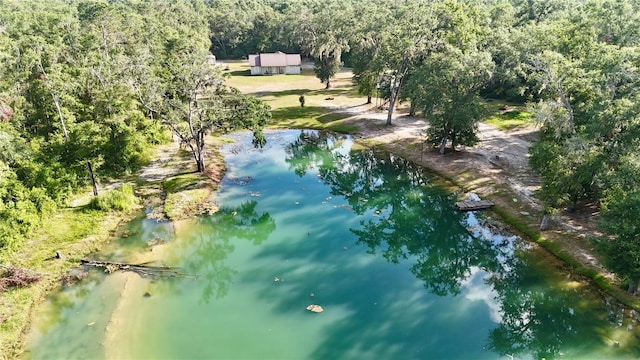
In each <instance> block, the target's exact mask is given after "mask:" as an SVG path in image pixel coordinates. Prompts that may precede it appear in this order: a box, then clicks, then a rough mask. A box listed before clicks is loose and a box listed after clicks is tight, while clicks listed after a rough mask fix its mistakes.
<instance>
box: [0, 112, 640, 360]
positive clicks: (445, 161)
mask: <svg viewBox="0 0 640 360" xmlns="http://www.w3.org/2000/svg"><path fill="white" fill-rule="evenodd" d="M361 116H362V117H355V118H350V119H346V120H345V121H348V122H349V123H351V124H355V125H357V126H358V129H359V131H358V134H357V135H355V138H356V141H357V142H358V143H360V144H361V145H363V146H366V147H369V148H374V149H375V148H380V149H383V150H385V151H389V152H390V153H393V154H395V155H397V156H401V157H403V158H405V159H407V160H410V161H413V162H414V163H416V164H418V165H419V166H421V167H423V168H424V169H425V171H428V172H431V173H433V174H434V175H435V176H437V177H438V178H441V179H442V180H443V182H445V183H446V184H448V186H445V187H447V188H449V189H450V190H451V191H455V190H463V191H472V192H475V193H478V194H479V195H480V196H481V197H482V198H484V199H489V200H492V201H493V202H494V203H495V206H494V209H492V210H489V211H491V212H492V213H493V214H495V215H496V216H497V217H498V218H499V219H500V221H501V222H503V223H505V224H506V225H507V226H508V227H509V229H510V231H513V232H514V233H517V234H519V235H521V236H523V237H524V238H525V240H527V241H531V242H532V243H535V244H538V245H540V246H542V247H543V248H545V249H546V250H547V251H548V252H549V253H550V254H551V255H553V256H555V257H556V258H557V259H559V260H560V261H562V263H564V264H567V265H568V266H570V267H571V268H572V270H573V271H575V274H574V275H579V277H580V278H582V279H584V281H588V282H590V283H591V284H592V285H594V286H596V287H597V288H599V289H601V290H603V291H605V292H606V293H607V294H609V295H611V296H613V297H614V298H616V300H617V301H619V302H621V303H623V304H625V305H627V306H629V307H631V308H633V309H636V310H637V309H640V306H638V303H637V300H636V299H634V298H633V297H632V296H630V295H627V294H626V293H624V292H623V291H622V290H621V289H619V287H617V284H616V283H615V282H613V281H612V279H611V277H610V275H609V274H608V273H606V272H603V269H602V268H601V267H598V265H599V264H597V263H596V264H595V266H594V264H585V263H584V262H581V261H579V259H576V258H574V257H573V256H572V255H571V253H570V249H569V250H567V249H566V248H564V247H563V246H562V243H560V244H559V241H558V239H559V238H562V237H566V236H579V234H578V235H576V234H571V233H569V232H567V231H566V230H564V229H563V228H562V227H561V226H560V225H559V224H558V220H556V221H555V222H554V224H553V228H552V230H549V231H547V232H544V233H540V232H539V230H537V228H536V226H537V225H538V219H539V218H540V216H541V213H542V209H541V208H540V207H539V205H538V206H536V205H537V204H536V203H535V202H531V201H529V199H527V198H526V196H522V194H520V193H518V192H517V191H514V190H513V189H512V188H510V187H509V186H507V185H505V183H503V182H500V181H496V179H495V178H496V177H499V176H503V177H504V176H505V173H503V172H501V171H499V170H497V169H493V171H486V169H485V170H483V168H482V167H479V166H474V164H475V162H474V161H465V158H469V157H477V156H476V155H474V153H470V152H467V149H464V150H463V151H459V152H455V153H449V154H446V155H438V154H436V153H435V151H431V150H426V151H425V150H424V149H423V148H422V146H421V144H420V136H419V135H418V133H417V132H416V131H415V130H416V129H415V128H413V129H412V131H413V132H406V131H404V132H403V131H399V130H401V129H402V124H398V123H399V122H401V120H398V119H396V121H397V122H396V125H394V126H391V127H387V126H386V125H380V124H377V125H376V126H375V127H373V128H372V127H371V123H370V122H363V117H365V118H366V116H367V114H366V113H365V114H362V115H361ZM405 121H413V122H415V119H410V118H407V119H405ZM405 130H406V128H405ZM507 136H508V135H507ZM218 145H219V144H216V145H215V146H214V145H212V146H211V147H215V148H216V150H214V151H215V152H216V153H217V152H218V150H217V146H218ZM161 158H162V160H163V161H154V162H152V164H155V165H152V164H150V165H149V166H154V167H164V168H165V169H166V168H167V164H168V163H170V161H171V159H179V158H180V157H179V154H178V153H177V152H175V153H174V154H173V155H171V152H170V151H166V149H165V150H163V152H162V155H161ZM212 158H216V159H217V162H216V161H212V162H211V166H212V167H211V168H208V170H209V172H208V174H207V175H208V176H207V182H208V183H209V185H210V186H211V187H212V196H213V197H215V194H217V190H218V185H219V182H220V180H221V179H222V176H223V175H224V172H225V168H224V166H223V165H224V160H223V159H221V158H220V157H219V156H212ZM220 160H221V161H220ZM484 160H486V159H481V161H484ZM221 165H222V166H221ZM475 165H477V164H475ZM492 167H493V165H491V166H490V167H489V169H490V170H491V169H492ZM178 169H183V167H178ZM211 169H213V170H211ZM173 170H176V169H173ZM145 171H148V167H147V168H144V169H143V170H141V172H140V173H139V174H143V173H144V172H145ZM171 173H172V172H171V171H169V172H168V173H167V174H164V176H160V177H157V176H156V177H155V178H154V180H155V181H149V180H148V179H147V180H144V178H143V177H142V175H140V179H141V181H143V182H144V183H143V184H142V185H140V188H145V186H146V187H149V186H153V185H154V183H157V182H158V181H162V180H164V179H166V178H168V177H170V176H175V174H174V175H170V174H171ZM156 185H157V184H156ZM525 195H526V194H525ZM514 199H515V200H516V201H514ZM514 214H515V215H514ZM191 215H194V214H191ZM130 218H131V214H128V213H119V214H113V213H110V214H106V215H105V220H104V222H103V223H101V224H100V230H101V231H102V233H103V234H104V233H106V234H107V236H102V237H100V236H90V237H88V238H85V239H81V240H79V241H77V242H75V243H74V244H78V243H85V245H88V248H89V249H91V250H93V249H97V248H98V247H99V246H100V245H101V244H104V242H106V241H108V240H109V239H110V238H111V236H112V234H113V232H114V231H115V229H117V228H118V227H119V226H120V225H121V224H122V223H124V222H126V221H127V220H128V219H130ZM107 220H110V221H107ZM114 221H115V223H114ZM114 224H115V225H114ZM548 235H551V236H548ZM582 240H584V239H582ZM82 249H84V250H85V251H84V252H83V251H82ZM86 249H87V247H83V248H81V249H78V251H77V252H76V253H71V254H69V256H71V258H77V257H82V256H86V255H87V254H88V253H87V252H86ZM60 266H61V267H59V269H58V271H57V272H56V273H52V274H50V275H49V276H47V278H45V279H43V281H42V282H43V284H42V285H41V286H39V287H38V289H37V290H34V291H33V294H34V295H35V296H34V298H33V299H31V301H30V303H29V305H28V309H23V311H26V312H27V313H28V315H27V316H26V319H27V320H26V321H25V323H24V324H23V326H22V328H21V330H20V332H19V338H18V339H14V340H15V341H13V342H10V343H8V344H0V349H2V354H3V355H2V356H0V359H5V358H6V359H13V358H17V357H19V356H21V355H22V354H23V353H24V351H25V350H26V348H25V345H26V336H27V334H28V332H29V330H30V327H31V326H32V324H33V316H34V315H35V311H36V309H37V307H38V306H39V305H40V304H41V303H42V301H44V300H45V299H46V296H47V295H48V294H49V293H50V292H51V291H53V290H54V289H55V288H56V287H57V286H59V280H60V277H61V276H63V275H64V274H66V273H67V272H68V270H69V269H71V268H73V267H76V266H77V264H76V263H72V262H71V261H65V263H64V264H63V265H60ZM598 279H600V281H598Z"/></svg>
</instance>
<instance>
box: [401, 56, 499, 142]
mask: <svg viewBox="0 0 640 360" xmlns="http://www.w3.org/2000/svg"><path fill="white" fill-rule="evenodd" d="M493 68H494V64H493V62H492V61H491V55H490V54H489V53H486V52H472V53H464V52H462V51H460V50H459V49H456V48H452V47H448V48H447V51H445V52H441V53H435V54H432V55H430V56H429V57H428V58H427V59H425V60H424V62H423V65H422V66H421V67H420V68H418V70H417V71H415V72H414V73H413V74H412V77H411V80H410V81H409V83H408V84H407V87H408V88H411V89H412V91H413V93H412V96H413V98H412V103H415V104H416V106H417V107H418V108H421V109H422V112H423V114H424V116H425V118H426V119H427V120H428V121H429V128H428V129H427V142H428V143H429V144H431V145H434V146H439V147H440V154H444V152H445V148H446V145H447V142H449V141H450V142H451V148H452V149H454V150H455V148H456V146H457V145H475V144H476V143H477V142H478V137H477V136H476V134H475V129H476V127H477V123H478V121H480V119H481V118H482V117H483V115H484V110H483V109H484V107H483V104H482V101H481V99H480V96H479V95H478V91H479V90H480V89H481V88H482V87H483V86H484V85H486V84H487V83H488V82H489V80H490V79H491V76H492V72H493Z"/></svg>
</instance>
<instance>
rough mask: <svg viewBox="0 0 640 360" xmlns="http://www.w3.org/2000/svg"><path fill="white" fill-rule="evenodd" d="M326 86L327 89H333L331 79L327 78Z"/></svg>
mask: <svg viewBox="0 0 640 360" xmlns="http://www.w3.org/2000/svg"><path fill="white" fill-rule="evenodd" d="M324 88H325V90H327V89H331V79H327V85H326V86H325V87H324Z"/></svg>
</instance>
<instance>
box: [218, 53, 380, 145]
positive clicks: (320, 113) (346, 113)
mask: <svg viewBox="0 0 640 360" xmlns="http://www.w3.org/2000/svg"><path fill="white" fill-rule="evenodd" d="M223 66H225V67H227V66H228V68H229V70H228V71H227V73H228V74H229V78H228V79H227V84H228V85H230V86H233V87H235V88H237V89H239V90H240V91H241V92H242V93H243V94H247V95H253V96H256V97H259V98H260V99H262V100H264V101H265V102H266V103H267V104H269V105H270V106H271V110H272V122H271V123H270V124H269V127H272V128H291V127H294V128H312V129H331V130H334V131H339V132H345V133H350V132H353V131H355V127H354V126H352V125H348V124H346V122H345V121H343V120H345V119H347V118H349V117H351V116H353V115H355V114H356V113H358V112H361V111H363V110H367V109H369V108H371V107H373V105H372V104H369V105H366V106H365V103H366V100H367V99H366V97H365V96H362V95H359V94H358V92H357V90H356V88H355V86H354V84H353V81H352V77H353V74H352V73H351V71H350V70H347V69H343V70H341V71H340V72H339V73H338V74H337V75H336V77H335V78H334V79H332V82H331V83H332V87H331V89H325V84H324V83H321V82H320V80H319V79H318V78H317V77H316V76H315V74H314V73H313V70H310V69H304V70H303V71H302V73H301V74H300V75H270V76H251V75H250V68H249V63H248V61H224V65H223ZM300 96H304V98H305V105H304V107H301V106H300V101H299V98H300Z"/></svg>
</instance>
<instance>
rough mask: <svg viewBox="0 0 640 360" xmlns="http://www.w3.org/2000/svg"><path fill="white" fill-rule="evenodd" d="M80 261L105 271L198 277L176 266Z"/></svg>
mask: <svg viewBox="0 0 640 360" xmlns="http://www.w3.org/2000/svg"><path fill="white" fill-rule="evenodd" d="M80 263H81V264H82V265H85V266H93V267H101V268H104V269H105V272H107V273H112V272H114V271H118V270H122V271H133V272H135V273H138V274H139V275H142V276H159V277H175V278H178V277H180V278H196V277H197V276H195V275H189V274H183V273H180V272H179V271H178V269H179V268H177V267H174V266H154V265H147V264H148V263H143V264H131V263H123V262H113V261H100V260H88V259H82V260H80Z"/></svg>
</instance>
